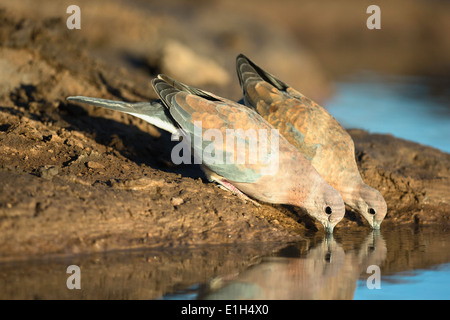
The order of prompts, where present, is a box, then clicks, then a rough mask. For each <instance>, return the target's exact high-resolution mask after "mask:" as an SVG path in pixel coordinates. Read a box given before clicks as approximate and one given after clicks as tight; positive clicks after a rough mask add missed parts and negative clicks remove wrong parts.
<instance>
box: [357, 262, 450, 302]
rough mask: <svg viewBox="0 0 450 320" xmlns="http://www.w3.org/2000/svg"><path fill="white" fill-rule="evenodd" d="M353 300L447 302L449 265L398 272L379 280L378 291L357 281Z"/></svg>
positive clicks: (449, 285) (449, 276)
mask: <svg viewBox="0 0 450 320" xmlns="http://www.w3.org/2000/svg"><path fill="white" fill-rule="evenodd" d="M353 299H355V300H380V299H382V300H449V299H450V263H447V264H443V265H439V266H437V267H435V268H433V269H431V270H414V271H408V272H399V273H397V274H394V275H391V276H386V277H382V278H381V285H380V289H375V288H374V289H369V288H368V287H367V280H358V282H357V287H356V290H355V294H354V296H353Z"/></svg>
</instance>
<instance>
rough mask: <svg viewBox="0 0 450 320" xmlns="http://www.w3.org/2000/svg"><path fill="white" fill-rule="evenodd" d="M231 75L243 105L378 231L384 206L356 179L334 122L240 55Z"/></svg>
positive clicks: (346, 143) (350, 150) (347, 143)
mask: <svg viewBox="0 0 450 320" xmlns="http://www.w3.org/2000/svg"><path fill="white" fill-rule="evenodd" d="M236 71H237V74H238V78H239V83H240V85H241V88H242V90H243V95H244V103H245V105H246V106H248V107H250V108H252V109H253V110H256V111H257V112H258V113H259V114H260V115H261V116H262V117H263V118H264V119H266V120H267V121H268V122H269V123H270V124H272V125H273V126H274V127H275V128H277V129H279V130H280V134H281V135H283V136H284V137H285V138H286V139H287V140H288V141H289V142H290V143H291V144H292V145H294V146H295V147H296V148H297V149H298V150H299V151H300V152H301V153H302V154H303V155H304V156H305V157H306V158H307V159H308V160H309V161H310V162H311V164H312V165H313V167H314V168H315V169H316V170H317V171H318V172H319V174H320V175H321V176H322V177H323V178H324V179H325V180H326V181H327V182H328V183H329V184H330V185H331V186H333V187H334V188H335V189H336V190H338V191H339V193H340V194H341V196H342V198H343V199H344V202H345V204H346V205H347V206H348V207H350V208H351V209H352V210H353V211H355V212H358V213H360V214H361V215H362V216H363V217H364V218H365V219H366V220H367V221H368V222H369V224H370V226H371V227H372V228H373V229H379V228H380V224H381V222H382V221H383V219H384V217H385V216H386V213H387V205H386V202H385V200H384V198H383V196H382V195H381V194H380V192H379V191H378V190H376V189H374V188H372V187H370V186H368V185H367V184H365V183H364V181H363V179H362V178H361V175H360V172H359V170H358V167H357V164H356V160H355V147H354V143H353V140H352V138H351V137H350V135H349V134H348V133H347V131H346V130H345V129H344V128H343V127H342V126H341V125H340V124H339V123H338V121H337V120H336V119H334V118H333V116H331V115H330V114H329V113H328V112H327V111H326V110H325V109H324V108H322V107H321V106H319V105H318V104H317V103H315V102H313V101H312V100H310V99H309V98H307V97H305V96H304V95H303V94H301V93H300V92H298V91H296V90H295V89H293V88H292V87H290V86H289V85H288V84H286V83H284V82H283V81H281V80H279V79H277V78H276V77H275V76H273V75H272V74H270V73H268V72H266V71H264V70H263V69H261V68H260V67H259V66H257V65H256V64H255V63H254V62H252V61H251V60H250V59H248V58H247V57H246V56H244V55H243V54H240V55H238V56H237V58H236Z"/></svg>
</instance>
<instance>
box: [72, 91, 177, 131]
mask: <svg viewBox="0 0 450 320" xmlns="http://www.w3.org/2000/svg"><path fill="white" fill-rule="evenodd" d="M66 100H68V101H73V102H79V103H85V104H91V105H94V106H97V107H102V108H105V109H110V110H115V111H120V112H123V113H128V114H131V115H133V116H135V117H138V118H140V119H142V120H144V121H146V122H148V123H150V124H152V125H154V126H156V127H158V128H160V129H163V130H165V131H168V132H170V133H174V132H176V131H177V129H178V128H177V127H176V126H175V124H174V122H173V121H172V119H171V118H170V117H169V116H168V115H167V113H166V111H165V108H164V106H163V104H162V103H161V102H160V101H153V102H136V103H131V102H123V101H115V100H107V99H98V98H91V97H83V96H72V97H67V98H66Z"/></svg>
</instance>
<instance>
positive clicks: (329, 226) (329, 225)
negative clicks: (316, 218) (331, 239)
mask: <svg viewBox="0 0 450 320" xmlns="http://www.w3.org/2000/svg"><path fill="white" fill-rule="evenodd" d="M323 226H324V228H325V232H326V233H327V234H333V230H334V226H335V224H333V223H331V222H330V221H327V222H325V223H324V225H323Z"/></svg>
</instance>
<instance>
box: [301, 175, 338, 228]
mask: <svg viewBox="0 0 450 320" xmlns="http://www.w3.org/2000/svg"><path fill="white" fill-rule="evenodd" d="M300 206H301V207H303V208H304V209H306V211H307V213H308V214H309V215H310V216H312V217H314V218H316V219H317V220H318V221H319V222H320V223H322V225H323V227H324V228H325V231H326V232H327V233H333V229H334V227H335V226H336V224H337V223H338V222H339V221H341V220H342V218H343V217H344V215H345V204H344V200H342V197H341V195H340V194H339V192H337V190H336V189H334V188H333V187H332V186H330V185H329V184H328V183H326V182H325V181H324V180H322V181H320V182H319V183H318V184H317V185H316V186H315V188H313V189H312V190H311V192H310V194H309V196H308V198H307V199H305V201H304V203H302V204H301V205H300Z"/></svg>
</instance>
